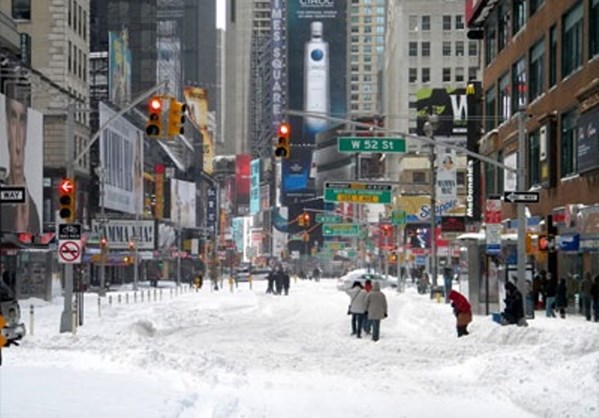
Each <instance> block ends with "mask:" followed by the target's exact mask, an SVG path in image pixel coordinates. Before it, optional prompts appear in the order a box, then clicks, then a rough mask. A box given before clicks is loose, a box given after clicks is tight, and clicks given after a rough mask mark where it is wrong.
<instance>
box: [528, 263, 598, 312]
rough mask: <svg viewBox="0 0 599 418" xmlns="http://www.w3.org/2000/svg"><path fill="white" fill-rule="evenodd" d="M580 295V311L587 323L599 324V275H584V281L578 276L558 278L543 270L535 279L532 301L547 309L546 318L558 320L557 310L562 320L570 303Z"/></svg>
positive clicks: (588, 273) (587, 273)
mask: <svg viewBox="0 0 599 418" xmlns="http://www.w3.org/2000/svg"><path fill="white" fill-rule="evenodd" d="M576 293H578V298H579V309H580V311H581V312H582V313H583V315H584V316H585V318H586V320H587V321H591V320H594V321H595V322H599V275H596V276H595V277H594V278H592V277H591V273H590V272H588V271H587V272H586V273H584V275H583V278H582V280H580V281H579V280H577V279H576V276H571V277H568V279H566V278H565V277H561V278H560V279H559V281H558V279H557V277H555V276H553V275H552V274H551V272H546V271H545V270H542V271H541V272H540V273H539V274H537V275H536V276H535V278H534V279H533V286H532V295H531V297H532V300H533V304H534V305H535V306H536V307H543V306H544V307H545V316H546V317H548V318H556V317H557V315H556V314H555V311H556V310H557V311H558V313H559V315H560V317H561V318H565V317H566V311H567V308H568V304H569V302H571V301H572V299H574V295H575V294H576Z"/></svg>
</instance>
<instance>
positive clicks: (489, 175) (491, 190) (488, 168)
mask: <svg viewBox="0 0 599 418" xmlns="http://www.w3.org/2000/svg"><path fill="white" fill-rule="evenodd" d="M496 193H497V192H496V191H495V166H493V165H491V164H486V163H485V196H486V197H489V196H491V195H494V194H496Z"/></svg>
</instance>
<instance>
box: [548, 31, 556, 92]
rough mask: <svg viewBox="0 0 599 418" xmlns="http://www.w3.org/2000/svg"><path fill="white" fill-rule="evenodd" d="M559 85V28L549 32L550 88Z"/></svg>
mask: <svg viewBox="0 0 599 418" xmlns="http://www.w3.org/2000/svg"><path fill="white" fill-rule="evenodd" d="M555 83H557V26H556V25H553V26H552V27H551V29H550V30H549V87H553V86H555Z"/></svg>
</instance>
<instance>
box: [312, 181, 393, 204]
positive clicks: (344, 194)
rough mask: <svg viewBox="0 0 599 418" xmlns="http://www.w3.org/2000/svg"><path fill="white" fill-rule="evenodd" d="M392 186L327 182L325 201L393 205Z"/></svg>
mask: <svg viewBox="0 0 599 418" xmlns="http://www.w3.org/2000/svg"><path fill="white" fill-rule="evenodd" d="M391 189H392V186H391V185H390V184H367V183H349V182H347V183H346V182H326V183H325V185H324V200H325V201H326V202H346V203H383V204H389V203H391Z"/></svg>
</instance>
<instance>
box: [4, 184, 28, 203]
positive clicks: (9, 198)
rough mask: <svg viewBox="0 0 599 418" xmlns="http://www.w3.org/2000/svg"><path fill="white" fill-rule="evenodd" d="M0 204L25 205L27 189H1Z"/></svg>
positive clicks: (19, 187) (17, 187)
mask: <svg viewBox="0 0 599 418" xmlns="http://www.w3.org/2000/svg"><path fill="white" fill-rule="evenodd" d="M0 203H25V187H22V186H16V187H14V186H13V187H4V186H3V187H2V188H0Z"/></svg>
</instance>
